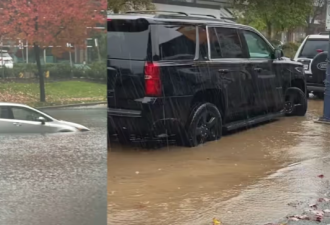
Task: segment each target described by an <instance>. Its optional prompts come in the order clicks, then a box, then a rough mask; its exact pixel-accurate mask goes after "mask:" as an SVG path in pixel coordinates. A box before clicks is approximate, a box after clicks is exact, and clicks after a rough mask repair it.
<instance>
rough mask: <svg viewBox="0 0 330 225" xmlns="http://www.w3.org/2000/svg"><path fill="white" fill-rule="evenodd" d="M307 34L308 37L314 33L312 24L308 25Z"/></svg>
mask: <svg viewBox="0 0 330 225" xmlns="http://www.w3.org/2000/svg"><path fill="white" fill-rule="evenodd" d="M305 33H306V36H307V35H310V34H313V33H314V29H313V28H312V27H311V25H310V24H308V26H307V27H306V29H305Z"/></svg>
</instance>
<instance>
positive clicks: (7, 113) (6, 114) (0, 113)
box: [0, 106, 14, 119]
mask: <svg viewBox="0 0 330 225" xmlns="http://www.w3.org/2000/svg"><path fill="white" fill-rule="evenodd" d="M0 119H14V116H13V113H12V111H11V110H10V108H9V107H7V106H0Z"/></svg>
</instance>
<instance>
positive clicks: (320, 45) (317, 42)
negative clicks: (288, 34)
mask: <svg viewBox="0 0 330 225" xmlns="http://www.w3.org/2000/svg"><path fill="white" fill-rule="evenodd" d="M328 42H329V40H328V39H308V40H307V41H306V43H305V45H304V47H303V49H302V50H301V52H300V55H299V57H306V58H310V59H313V58H314V57H315V56H316V55H317V54H318V53H319V52H320V51H326V50H327V49H328Z"/></svg>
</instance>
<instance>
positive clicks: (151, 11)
mask: <svg viewBox="0 0 330 225" xmlns="http://www.w3.org/2000/svg"><path fill="white" fill-rule="evenodd" d="M153 12H154V13H155V12H165V13H175V14H180V15H185V16H189V15H188V13H185V12H175V11H166V10H137V11H128V12H125V13H132V14H134V13H142V14H143V13H153Z"/></svg>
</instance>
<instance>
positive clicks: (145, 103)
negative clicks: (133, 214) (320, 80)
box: [107, 12, 307, 146]
mask: <svg viewBox="0 0 330 225" xmlns="http://www.w3.org/2000/svg"><path fill="white" fill-rule="evenodd" d="M282 56H283V52H282V51H281V50H279V49H275V48H274V47H273V46H272V45H271V43H270V42H269V41H268V40H267V39H266V38H265V37H264V36H263V35H262V34H261V33H260V32H258V31H257V30H255V29H254V28H252V27H249V26H245V25H240V24H236V23H234V22H229V21H225V20H219V19H215V18H211V17H210V18H207V17H206V16H205V17H202V16H200V17H196V16H192V15H187V14H184V13H177V14H176V13H172V14H159V13H158V12H156V14H152V15H149V14H144V12H136V13H128V14H121V15H110V16H108V60H107V67H108V69H107V73H108V75H107V76H108V115H109V123H108V130H109V134H110V135H117V137H118V139H119V140H120V141H121V142H126V141H127V140H130V138H131V137H132V136H135V137H139V136H140V137H150V138H153V137H157V138H161V137H168V136H173V138H176V140H177V143H178V144H182V145H185V146H196V145H199V144H202V143H205V142H207V141H213V140H218V139H220V138H221V136H222V131H223V129H225V130H234V129H237V128H244V127H249V126H251V125H254V124H258V123H261V122H265V121H269V120H273V119H275V118H278V117H280V116H283V115H285V114H286V115H289V116H304V115H305V113H306V110H307V100H306V94H305V92H306V80H305V75H304V70H303V65H302V64H301V63H298V62H295V61H292V60H290V59H287V58H282Z"/></svg>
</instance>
